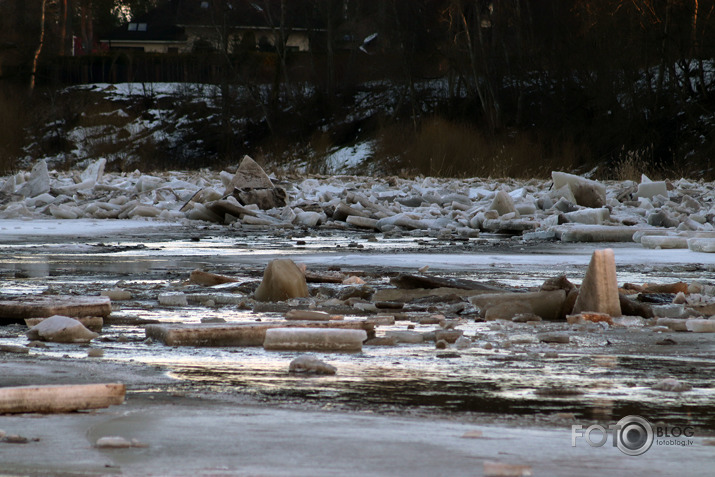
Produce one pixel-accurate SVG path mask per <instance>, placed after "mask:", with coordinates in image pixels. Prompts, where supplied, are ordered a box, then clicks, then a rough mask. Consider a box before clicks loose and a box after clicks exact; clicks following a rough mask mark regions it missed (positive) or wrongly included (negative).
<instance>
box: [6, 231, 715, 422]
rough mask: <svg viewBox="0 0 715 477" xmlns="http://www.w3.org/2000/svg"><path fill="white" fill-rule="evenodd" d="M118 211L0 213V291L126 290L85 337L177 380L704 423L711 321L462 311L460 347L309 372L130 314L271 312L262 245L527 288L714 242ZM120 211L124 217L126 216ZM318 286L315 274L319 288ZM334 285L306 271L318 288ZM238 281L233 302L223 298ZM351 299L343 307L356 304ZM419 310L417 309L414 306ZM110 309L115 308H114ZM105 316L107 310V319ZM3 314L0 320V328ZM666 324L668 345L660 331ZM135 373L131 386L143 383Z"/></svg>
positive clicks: (713, 416) (678, 254)
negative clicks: (175, 221) (261, 301)
mask: <svg viewBox="0 0 715 477" xmlns="http://www.w3.org/2000/svg"><path fill="white" fill-rule="evenodd" d="M118 222H119V221H94V222H92V221H76V222H75V221H27V222H23V221H17V222H16V223H12V222H10V221H8V222H5V223H4V224H3V225H2V230H1V231H0V292H1V293H2V296H3V297H4V298H8V297H20V296H22V295H33V294H40V293H44V294H53V293H54V294H63V295H65V294H70V295H71V294H77V295H97V294H99V293H100V292H101V291H104V290H108V289H111V288H114V287H116V286H118V287H121V288H122V289H124V290H128V291H130V292H131V293H132V299H131V300H128V301H123V302H114V311H113V313H112V316H111V320H110V321H109V323H110V325H109V326H105V329H104V331H103V333H102V335H101V337H100V338H99V339H97V340H95V341H94V342H93V343H92V345H91V346H92V347H93V348H101V349H102V350H103V351H104V357H103V358H102V359H104V360H112V361H116V362H129V361H132V362H135V363H144V364H148V365H152V366H158V367H162V368H163V369H165V370H166V372H167V373H168V374H169V375H170V376H172V377H173V378H175V381H174V382H173V384H172V385H171V388H172V389H174V390H175V391H177V392H182V393H183V392H185V393H191V392H202V393H206V392H208V393H222V394H236V395H242V396H249V397H250V398H251V399H255V400H257V401H261V402H275V403H281V404H286V405H297V406H309V407H318V408H335V409H345V410H360V411H378V412H395V413H406V414H420V415H422V414H434V413H436V414H441V415H444V414H449V415H452V416H455V418H464V419H471V418H475V419H482V420H485V419H486V420H495V421H512V420H513V421H515V422H522V423H523V422H526V423H530V422H533V423H537V424H546V425H550V424H554V425H561V424H563V423H565V422H566V423H568V422H572V421H574V420H576V422H590V421H603V422H610V421H615V420H618V419H619V418H620V417H622V416H625V415H629V414H638V415H643V416H647V417H648V418H649V419H652V420H653V421H664V422H669V423H674V424H682V423H684V422H687V423H688V424H689V425H696V426H698V427H701V428H703V429H715V388H713V384H712V375H713V372H715V353H713V352H714V351H715V339H713V335H712V334H695V333H656V332H653V331H651V330H650V329H648V328H627V327H626V328H619V329H616V328H612V329H607V330H604V329H599V330H594V329H582V328H579V327H575V326H571V325H567V324H566V323H555V322H543V323H541V324H538V325H534V324H527V323H494V322H490V323H485V322H477V321H475V320H474V317H470V316H464V319H463V320H462V322H461V324H460V325H459V329H461V330H464V334H465V336H468V337H470V338H471V339H472V341H473V343H474V344H473V346H472V347H470V348H467V349H456V348H450V349H446V350H439V349H436V348H435V344H434V342H429V341H426V342H424V343H420V344H409V345H408V344H399V345H397V346H366V347H364V348H363V351H362V352H361V353H358V354H338V353H334V354H324V353H318V354H317V356H318V357H320V358H321V359H323V360H324V361H327V362H329V363H330V364H332V365H334V366H336V367H337V369H338V373H337V374H336V375H335V376H324V377H312V378H305V377H299V376H295V375H290V374H288V373H287V369H288V363H289V362H290V361H291V360H292V359H293V358H295V356H296V355H297V354H296V353H291V352H270V351H265V350H263V348H252V347H247V348H193V347H168V346H165V345H163V344H161V343H156V342H152V341H151V340H147V339H146V337H145V334H144V329H143V326H142V324H141V322H140V321H141V320H157V321H159V322H165V323H168V322H172V323H173V322H181V323H198V322H200V321H201V320H202V319H207V318H213V319H223V320H225V321H227V322H246V321H256V320H261V321H271V320H278V319H281V318H282V316H283V313H279V312H277V311H255V310H254V308H253V306H252V304H253V302H252V300H251V299H250V290H251V289H252V288H251V287H252V286H253V287H255V284H257V282H258V280H260V277H261V276H262V272H263V268H264V267H265V265H266V263H268V262H269V261H270V260H271V259H273V258H277V257H290V258H292V259H293V260H294V261H296V262H299V263H304V264H306V266H307V267H308V269H309V270H313V271H318V272H323V271H327V270H336V269H340V270H341V271H342V272H343V273H346V274H355V275H359V276H360V277H361V278H362V279H364V280H365V282H366V283H367V285H368V286H370V287H373V288H375V289H379V288H386V287H390V284H389V278H390V277H392V276H394V275H396V274H397V273H398V272H412V273H414V272H416V271H417V269H419V268H422V267H425V266H428V267H429V273H431V274H434V275H439V276H445V277H459V278H469V279H473V280H478V281H483V282H486V283H489V284H492V285H497V286H504V287H509V288H527V287H535V286H539V285H540V284H541V283H543V281H544V280H545V279H547V278H551V277H555V276H557V275H561V274H565V275H566V276H567V277H568V278H569V279H570V280H571V281H572V282H574V283H577V284H578V283H580V281H581V279H582V277H583V274H584V272H585V269H586V266H587V265H588V261H589V259H590V257H591V253H592V252H593V250H594V249H596V248H604V247H606V246H607V247H611V248H614V251H615V257H616V264H617V269H618V281H619V284H621V285H622V284H623V283H626V282H629V283H638V284H642V283H646V282H651V283H672V282H676V281H685V282H687V283H690V282H693V281H696V280H700V281H703V280H704V281H709V282H712V281H713V278H714V277H715V254H703V253H695V252H690V251H688V250H668V251H666V250H646V249H643V248H642V247H641V246H640V245H639V244H570V243H560V242H539V243H528V242H522V241H521V240H515V239H511V238H509V237H506V236H499V235H482V236H481V237H479V238H470V239H463V240H456V241H449V240H447V241H445V240H438V239H433V238H415V237H410V236H406V237H399V238H385V237H383V236H382V235H380V234H378V235H373V234H364V233H362V234H361V233H345V232H344V231H334V232H331V231H320V232H316V233H305V234H300V235H299V234H296V233H295V231H292V232H290V233H288V232H283V231H276V232H271V233H265V232H263V233H260V232H240V233H239V232H236V231H231V232H230V233H229V232H227V231H226V229H224V228H223V227H220V226H207V227H202V228H192V229H188V228H184V227H181V226H175V225H166V224H160V223H151V224H148V223H141V222H138V223H124V224H122V223H118ZM127 222H128V221H127ZM194 269H202V270H205V271H209V272H213V273H219V274H223V275H228V276H231V277H235V278H237V279H239V284H238V285H232V286H224V287H219V288H218V289H214V290H209V289H207V288H206V287H198V286H196V285H190V284H188V283H187V280H188V277H189V274H190V272H191V271H192V270H194ZM321 287H322V288H321ZM339 288H340V287H339V286H330V285H319V284H311V290H312V293H313V295H314V296H315V295H316V294H318V293H327V294H330V293H337V292H338V289H339ZM171 291H183V292H184V293H186V294H187V295H189V296H191V294H198V293H204V294H205V293H207V292H210V293H214V294H216V298H217V299H216V300H214V303H213V304H210V305H207V304H204V303H199V302H191V301H190V302H189V306H182V307H167V306H161V305H160V304H159V303H158V300H157V297H158V295H159V294H161V293H164V292H171ZM229 294H230V296H232V297H234V298H235V297H237V296H241V295H242V294H243V295H245V300H243V301H241V300H236V299H232V300H228V299H226V300H224V301H223V302H222V300H221V298H222V297H225V296H227V295H229ZM449 305H450V303H447V302H444V303H442V302H435V303H432V304H431V306H430V307H427V308H425V309H420V310H416V311H414V312H413V313H410V315H411V318H412V319H411V320H408V319H404V320H399V319H398V321H396V322H395V324H394V325H386V326H380V327H378V336H381V335H382V334H384V333H385V332H386V331H389V330H406V329H407V328H408V327H411V326H413V327H414V329H415V330H417V331H425V332H427V331H430V330H434V329H435V325H434V324H432V325H428V324H419V322H418V321H419V320H418V318H420V317H424V316H428V315H430V314H433V313H440V312H444V310H445V309H447V308H448V306H449ZM364 316H365V314H364V313H361V312H359V311H357V310H356V312H355V314H354V315H349V314H347V315H346V319H359V318H364ZM415 318H417V320H416V319H415ZM112 320H113V321H112ZM111 323H114V324H111ZM3 328H4V329H3ZM551 331H556V332H567V333H568V334H569V335H570V342H569V343H566V344H553V343H551V344H549V343H544V342H540V341H539V340H537V339H536V338H535V335H536V333H537V332H539V333H541V332H551ZM23 333H24V330H23V329H21V327H19V326H11V327H0V344H26V343H27V339H26V338H25V337H24V334H23ZM665 338H669V339H670V340H671V341H672V343H668V345H661V344H658V343H663V342H664V339H665ZM30 353H31V355H36V356H38V357H41V356H50V357H54V358H61V359H68V360H83V359H88V358H87V348H86V347H84V346H79V345H66V344H49V347H48V348H33V349H32V350H31V351H30ZM671 376H673V377H677V378H678V379H680V380H682V381H685V382H687V383H688V384H690V385H691V386H693V390H692V391H689V392H686V393H663V392H661V391H655V390H653V389H651V387H652V386H653V385H654V384H655V383H656V382H658V381H660V380H661V379H664V378H667V377H671ZM149 391H151V389H145V388H142V387H141V386H137V387H135V388H133V389H132V388H131V387H130V392H135V393H142V392H149Z"/></svg>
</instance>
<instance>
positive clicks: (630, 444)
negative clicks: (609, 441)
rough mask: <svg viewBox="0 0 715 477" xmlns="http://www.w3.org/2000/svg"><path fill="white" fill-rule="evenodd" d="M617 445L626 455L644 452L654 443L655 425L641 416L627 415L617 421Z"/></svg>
mask: <svg viewBox="0 0 715 477" xmlns="http://www.w3.org/2000/svg"><path fill="white" fill-rule="evenodd" d="M617 425H618V426H620V427H618V428H617V429H618V431H617V432H616V446H617V447H618V448H619V449H620V451H621V452H623V453H624V454H626V455H633V456H636V455H641V454H644V453H645V452H646V451H647V450H648V449H650V447H651V446H652V445H653V426H651V425H650V422H648V421H647V420H645V419H644V418H642V417H640V416H626V417H624V418H623V419H621V420H620V421H618V423H617Z"/></svg>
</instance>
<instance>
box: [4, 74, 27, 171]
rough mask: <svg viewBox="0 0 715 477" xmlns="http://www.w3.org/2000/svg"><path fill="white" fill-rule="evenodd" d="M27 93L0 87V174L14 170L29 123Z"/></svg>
mask: <svg viewBox="0 0 715 477" xmlns="http://www.w3.org/2000/svg"><path fill="white" fill-rule="evenodd" d="M27 100H28V98H27V95H26V94H25V93H23V92H21V91H15V90H14V88H8V87H4V88H1V89H0V174H3V175H4V174H7V173H11V172H15V169H16V167H17V159H18V157H19V156H20V154H21V153H22V147H23V146H24V138H25V127H27V126H28V125H29V123H30V114H29V112H28V107H27V104H26V103H27Z"/></svg>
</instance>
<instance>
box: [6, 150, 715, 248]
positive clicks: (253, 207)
mask: <svg viewBox="0 0 715 477" xmlns="http://www.w3.org/2000/svg"><path fill="white" fill-rule="evenodd" d="M105 164H106V161H105V160H104V159H100V160H98V161H96V162H95V163H92V164H90V165H89V166H88V167H87V168H86V169H85V170H84V171H82V172H80V173H77V172H76V171H74V172H73V171H69V172H59V171H48V170H47V165H46V163H45V162H44V161H42V160H41V161H38V163H37V164H36V165H35V166H34V167H33V169H32V171H30V172H18V173H17V174H14V175H11V176H7V177H5V178H3V179H2V184H1V185H0V218H4V219H10V218H42V217H53V218H56V219H82V218H85V219H86V218H90V219H135V220H143V221H166V222H185V223H191V222H193V221H203V222H215V223H222V224H226V225H227V226H229V227H232V228H238V229H240V228H246V229H253V228H257V227H258V228H261V227H271V228H288V229H290V228H321V227H325V228H343V229H354V230H356V231H358V230H372V231H376V232H383V233H389V234H392V233H400V232H402V233H407V234H413V235H427V236H435V237H449V236H461V237H475V236H478V234H479V232H499V233H508V234H512V235H521V236H523V238H524V239H525V240H561V241H564V242H622V241H628V242H632V241H635V242H640V243H642V244H643V246H644V247H646V248H651V249H666V248H683V249H685V248H688V249H689V250H691V251H695V252H707V253H713V252H715V203H714V202H713V197H714V196H715V190H714V189H715V187H714V186H713V184H712V183H703V182H693V181H688V180H685V179H681V180H678V181H657V182H654V181H651V180H650V179H648V178H647V177H646V176H643V178H642V180H641V183H640V184H635V183H633V182H632V181H623V182H615V181H611V182H598V181H594V180H591V179H586V178H583V177H580V176H577V175H573V174H567V173H564V172H558V171H554V172H553V173H552V180H551V181H539V180H534V179H532V180H529V181H517V180H512V179H510V180H505V181H502V182H500V183H498V182H496V181H491V180H482V179H477V178H474V179H461V180H454V179H449V180H447V179H444V180H443V179H436V178H425V179H422V178H417V179H413V180H409V179H400V178H396V177H387V178H373V177H351V176H337V177H332V178H308V179H301V180H294V181H281V180H278V179H276V178H275V177H270V176H269V175H268V174H267V173H266V172H265V171H264V170H263V169H262V168H261V167H260V166H259V165H258V164H257V163H256V162H255V161H253V160H252V159H251V158H249V157H245V158H244V159H243V161H241V163H240V165H239V166H238V167H237V170H236V172H235V173H230V172H227V171H222V172H219V173H215V172H210V171H206V170H201V171H197V172H176V171H175V172H167V173H154V174H145V173H142V172H140V171H134V172H130V173H111V172H105V171H104V166H105Z"/></svg>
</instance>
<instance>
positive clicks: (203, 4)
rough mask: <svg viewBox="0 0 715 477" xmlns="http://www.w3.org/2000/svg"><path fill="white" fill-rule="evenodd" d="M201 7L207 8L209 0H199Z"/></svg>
mask: <svg viewBox="0 0 715 477" xmlns="http://www.w3.org/2000/svg"><path fill="white" fill-rule="evenodd" d="M201 8H209V2H201Z"/></svg>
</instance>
